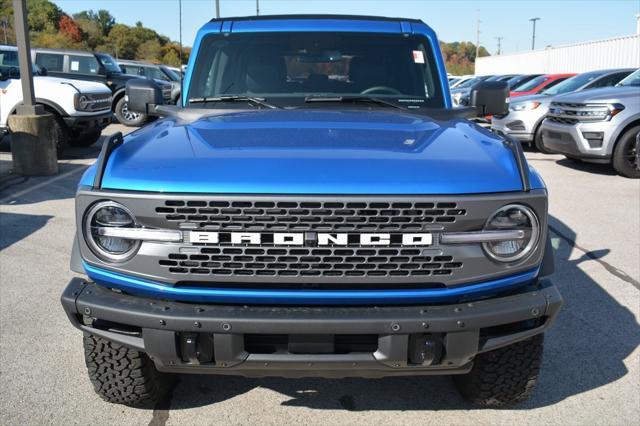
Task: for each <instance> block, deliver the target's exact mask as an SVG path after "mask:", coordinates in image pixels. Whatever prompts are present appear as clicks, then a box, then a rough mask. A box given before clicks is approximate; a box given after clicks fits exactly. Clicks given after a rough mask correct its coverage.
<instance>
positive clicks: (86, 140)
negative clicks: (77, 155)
mask: <svg viewBox="0 0 640 426" xmlns="http://www.w3.org/2000/svg"><path fill="white" fill-rule="evenodd" d="M101 134H102V130H100V129H92V130H88V131H86V132H84V133H80V134H77V135H74V136H73V137H72V138H71V139H69V145H71V146H76V147H85V146H91V145H93V144H94V143H96V142H98V140H99V139H100V135H101Z"/></svg>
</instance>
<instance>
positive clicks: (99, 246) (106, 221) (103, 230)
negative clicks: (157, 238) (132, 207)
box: [84, 201, 140, 262]
mask: <svg viewBox="0 0 640 426" xmlns="http://www.w3.org/2000/svg"><path fill="white" fill-rule="evenodd" d="M135 225H136V221H135V217H134V216H133V214H132V213H131V212H130V211H129V210H127V208H126V207H124V206H123V205H121V204H118V203H116V202H114V201H101V202H99V203H96V204H94V205H93V206H92V207H91V208H90V209H89V210H88V211H87V214H86V215H85V217H84V238H85V240H86V241H87V244H88V245H89V247H90V248H91V251H93V253H94V254H95V255H96V256H98V257H99V258H101V259H102V260H105V261H108V262H124V261H125V260H129V259H130V258H131V257H133V256H134V255H135V254H136V252H137V251H138V248H140V241H139V240H132V239H127V238H120V237H116V236H110V235H109V232H108V229H109V228H134V227H135Z"/></svg>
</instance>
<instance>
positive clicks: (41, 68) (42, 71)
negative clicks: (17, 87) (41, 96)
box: [38, 67, 49, 75]
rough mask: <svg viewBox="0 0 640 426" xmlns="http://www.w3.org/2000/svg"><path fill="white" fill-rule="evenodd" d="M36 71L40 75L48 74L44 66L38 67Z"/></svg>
mask: <svg viewBox="0 0 640 426" xmlns="http://www.w3.org/2000/svg"><path fill="white" fill-rule="evenodd" d="M38 73H39V74H40V75H49V71H47V69H46V68H45V67H40V69H39V70H38Z"/></svg>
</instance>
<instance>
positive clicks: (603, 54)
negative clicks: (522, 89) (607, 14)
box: [475, 20, 640, 75]
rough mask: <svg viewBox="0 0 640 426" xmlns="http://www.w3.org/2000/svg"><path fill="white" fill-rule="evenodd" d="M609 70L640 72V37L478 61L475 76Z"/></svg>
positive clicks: (615, 38) (557, 47) (630, 36)
mask: <svg viewBox="0 0 640 426" xmlns="http://www.w3.org/2000/svg"><path fill="white" fill-rule="evenodd" d="M638 22H639V31H640V20H639V21H638ZM606 68H640V34H635V35H629V36H623V37H614V38H609V39H605V40H597V41H586V42H583V43H575V44H566V45H562V46H549V47H547V48H545V49H541V50H532V51H529V52H521V53H513V54H508V55H497V56H486V57H482V58H477V59H476V70H475V73H476V75H488V74H547V73H581V72H586V71H593V70H599V69H606Z"/></svg>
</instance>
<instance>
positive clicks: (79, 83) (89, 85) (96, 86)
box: [33, 76, 111, 93]
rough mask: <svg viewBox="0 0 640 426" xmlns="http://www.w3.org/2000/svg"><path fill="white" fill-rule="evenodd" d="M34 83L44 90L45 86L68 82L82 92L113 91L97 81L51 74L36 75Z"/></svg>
mask: <svg viewBox="0 0 640 426" xmlns="http://www.w3.org/2000/svg"><path fill="white" fill-rule="evenodd" d="M33 84H34V86H35V87H38V86H40V87H42V88H43V90H46V89H44V88H46V87H47V86H50V85H54V84H55V85H58V84H67V85H70V86H72V87H75V88H76V89H77V90H79V91H80V92H82V93H107V92H108V93H111V90H110V89H109V88H108V87H107V86H105V85H104V84H102V83H98V82H97V81H84V80H70V79H66V78H58V77H50V76H34V77H33Z"/></svg>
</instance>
